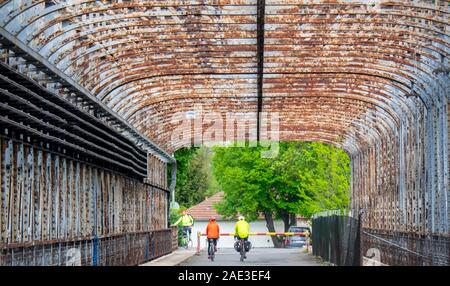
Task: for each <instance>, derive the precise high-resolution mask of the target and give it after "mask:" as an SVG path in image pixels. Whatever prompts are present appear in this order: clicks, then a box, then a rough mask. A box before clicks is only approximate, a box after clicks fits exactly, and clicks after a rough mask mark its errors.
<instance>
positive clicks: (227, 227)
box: [192, 220, 284, 248]
mask: <svg viewBox="0 0 450 286" xmlns="http://www.w3.org/2000/svg"><path fill="white" fill-rule="evenodd" d="M217 223H218V224H219V227H220V233H226V232H234V225H235V223H236V222H235V221H218V222H217ZM207 224H208V222H207V221H196V222H195V225H194V227H193V231H192V235H193V237H192V241H193V246H194V248H195V247H197V232H198V231H201V232H202V233H206V225H207ZM274 224H275V230H276V231H277V232H283V231H284V224H283V222H282V221H281V220H278V221H275V222H274ZM267 231H268V230H267V227H266V221H264V220H263V221H252V222H250V232H267ZM249 240H250V241H251V242H252V245H253V246H254V247H273V243H272V239H271V238H270V237H269V236H259V235H258V236H254V235H251V236H250V239H249ZM233 245H234V237H233V236H221V237H220V239H219V242H218V245H217V246H218V247H219V248H221V247H222V248H225V247H233ZM205 246H206V236H202V237H200V247H201V248H204V247H205Z"/></svg>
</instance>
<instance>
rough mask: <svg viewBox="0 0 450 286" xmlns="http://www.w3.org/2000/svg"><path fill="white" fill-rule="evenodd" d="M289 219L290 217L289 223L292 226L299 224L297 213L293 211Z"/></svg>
mask: <svg viewBox="0 0 450 286" xmlns="http://www.w3.org/2000/svg"><path fill="white" fill-rule="evenodd" d="M289 219H290V221H291V222H290V223H289V225H290V226H293V225H294V226H295V225H297V215H296V214H293V213H291V214H290V215H289Z"/></svg>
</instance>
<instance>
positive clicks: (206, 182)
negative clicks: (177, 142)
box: [175, 147, 220, 208]
mask: <svg viewBox="0 0 450 286" xmlns="http://www.w3.org/2000/svg"><path fill="white" fill-rule="evenodd" d="M211 156H212V154H211V151H210V150H209V149H207V148H204V147H202V148H194V147H193V148H182V149H179V150H177V151H176V152H175V159H176V160H177V183H176V186H175V197H176V201H177V202H178V203H179V204H180V206H181V207H185V208H189V207H191V206H193V205H195V204H198V203H200V202H201V201H203V200H204V199H205V197H206V196H211V195H213V194H215V193H216V192H217V191H219V190H220V189H219V186H218V183H217V181H215V179H214V178H213V176H212V171H211V164H212V163H211Z"/></svg>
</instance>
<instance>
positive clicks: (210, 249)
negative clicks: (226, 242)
mask: <svg viewBox="0 0 450 286" xmlns="http://www.w3.org/2000/svg"><path fill="white" fill-rule="evenodd" d="M208 254H209V258H210V259H211V261H214V243H211V242H209V247H208Z"/></svg>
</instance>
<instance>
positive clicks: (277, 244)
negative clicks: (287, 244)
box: [264, 212, 284, 248]
mask: <svg viewBox="0 0 450 286" xmlns="http://www.w3.org/2000/svg"><path fill="white" fill-rule="evenodd" d="M264 218H265V219H266V226H267V230H268V231H269V232H275V225H274V223H273V216H272V214H271V213H270V212H264ZM270 237H271V238H272V242H273V245H274V246H275V248H282V247H284V243H283V241H282V240H280V239H278V237H277V236H272V235H271V236H270Z"/></svg>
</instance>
